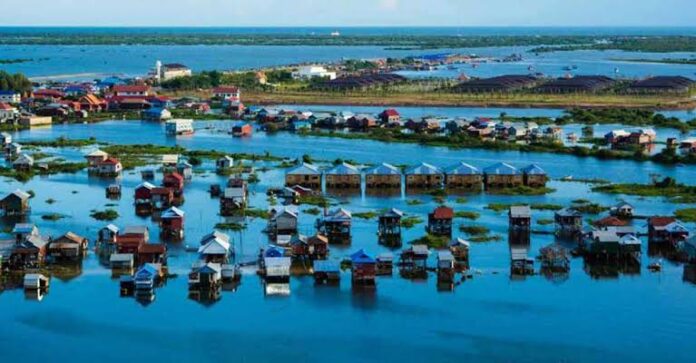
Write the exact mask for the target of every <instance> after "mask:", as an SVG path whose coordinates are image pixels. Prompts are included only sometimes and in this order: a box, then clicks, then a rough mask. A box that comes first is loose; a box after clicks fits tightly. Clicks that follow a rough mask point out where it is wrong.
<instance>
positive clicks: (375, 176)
mask: <svg viewBox="0 0 696 363" xmlns="http://www.w3.org/2000/svg"><path fill="white" fill-rule="evenodd" d="M322 176H323V178H324V181H325V184H326V187H327V188H332V189H333V188H337V189H358V188H360V187H361V185H362V181H363V176H364V180H365V185H366V187H367V188H399V187H401V185H402V179H404V180H405V184H406V187H407V188H414V189H422V188H441V187H443V186H445V187H450V188H480V187H481V186H482V185H483V186H485V187H486V188H508V187H517V186H522V185H526V186H530V187H543V186H545V185H546V181H547V179H548V176H547V174H546V172H545V171H544V170H543V169H542V168H541V167H539V166H538V165H535V164H531V165H528V166H526V167H524V168H522V169H518V168H516V167H514V166H512V165H510V164H507V163H496V164H494V165H491V166H489V167H486V168H484V169H483V170H479V169H478V168H476V167H474V166H472V165H470V164H467V163H464V162H461V163H457V164H455V165H452V166H450V167H448V168H445V169H441V168H439V167H437V166H434V165H431V164H427V163H421V164H419V165H415V166H412V167H409V168H407V169H406V170H405V171H404V172H402V170H401V169H400V168H397V167H396V166H393V165H391V164H387V163H382V164H380V165H377V166H373V167H370V168H366V169H364V170H361V169H360V168H358V167H356V166H354V165H351V164H348V163H341V164H338V165H335V166H333V167H331V168H329V169H327V170H321V169H320V168H319V167H318V166H315V165H312V164H309V163H301V164H299V165H297V166H294V167H292V168H290V169H288V170H287V171H286V173H285V185H286V186H295V185H300V186H302V187H306V188H311V189H315V190H316V189H321V186H322Z"/></svg>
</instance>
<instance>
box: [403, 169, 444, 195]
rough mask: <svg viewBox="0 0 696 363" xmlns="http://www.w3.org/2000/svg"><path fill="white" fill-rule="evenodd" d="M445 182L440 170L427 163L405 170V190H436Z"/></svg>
mask: <svg viewBox="0 0 696 363" xmlns="http://www.w3.org/2000/svg"><path fill="white" fill-rule="evenodd" d="M444 180H445V174H443V172H442V170H440V168H438V167H436V166H433V165H430V164H428V163H421V164H420V165H416V166H413V167H411V168H408V169H407V170H406V188H409V189H436V188H441V187H442V185H443V182H444Z"/></svg>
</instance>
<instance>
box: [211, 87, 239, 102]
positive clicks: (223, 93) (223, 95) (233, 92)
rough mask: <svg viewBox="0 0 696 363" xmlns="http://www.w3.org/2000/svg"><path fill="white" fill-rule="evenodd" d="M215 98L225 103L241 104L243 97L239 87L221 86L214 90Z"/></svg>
mask: <svg viewBox="0 0 696 363" xmlns="http://www.w3.org/2000/svg"><path fill="white" fill-rule="evenodd" d="M213 96H215V98H219V99H221V100H225V101H234V102H239V100H240V99H241V97H242V94H241V92H240V91H239V88H238V87H234V86H220V87H215V88H214V89H213Z"/></svg>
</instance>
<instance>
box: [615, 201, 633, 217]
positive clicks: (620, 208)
mask: <svg viewBox="0 0 696 363" xmlns="http://www.w3.org/2000/svg"><path fill="white" fill-rule="evenodd" d="M610 213H611V215H612V216H615V217H619V218H626V219H629V218H633V213H635V208H634V207H633V205H631V204H630V203H627V202H623V201H622V202H619V203H618V204H616V205H615V206H613V207H611V210H610Z"/></svg>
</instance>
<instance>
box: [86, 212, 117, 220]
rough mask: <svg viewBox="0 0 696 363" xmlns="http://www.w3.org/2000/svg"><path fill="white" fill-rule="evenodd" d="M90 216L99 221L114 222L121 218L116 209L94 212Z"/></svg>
mask: <svg viewBox="0 0 696 363" xmlns="http://www.w3.org/2000/svg"><path fill="white" fill-rule="evenodd" d="M89 216H90V217H92V218H94V219H96V220H98V221H113V220H115V219H117V218H118V217H119V214H118V212H117V211H116V210H114V209H105V210H103V211H96V210H95V211H92V213H90V215H89Z"/></svg>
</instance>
